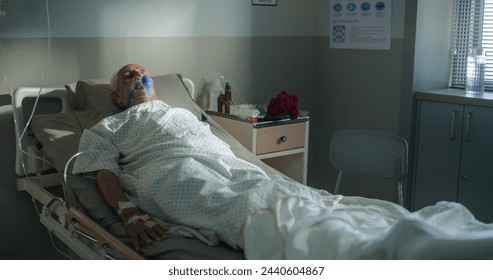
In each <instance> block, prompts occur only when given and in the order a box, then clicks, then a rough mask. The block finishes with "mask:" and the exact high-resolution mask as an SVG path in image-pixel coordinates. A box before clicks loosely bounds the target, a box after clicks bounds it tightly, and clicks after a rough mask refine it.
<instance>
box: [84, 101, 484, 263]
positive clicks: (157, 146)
mask: <svg viewBox="0 0 493 280" xmlns="http://www.w3.org/2000/svg"><path fill="white" fill-rule="evenodd" d="M80 151H81V152H83V153H82V154H81V155H80V156H79V157H77V159H76V162H75V165H74V172H76V173H79V172H91V171H97V170H100V169H107V170H110V171H112V172H113V173H114V174H116V175H117V176H118V177H119V179H120V182H121V184H122V186H123V188H124V190H125V192H126V194H127V197H128V198H129V200H130V201H132V202H134V203H135V204H137V205H138V206H139V208H140V209H142V210H143V211H145V212H147V213H149V214H150V215H151V216H153V217H154V218H155V219H156V220H158V221H159V222H161V223H163V224H165V225H178V226H177V228H184V229H186V230H185V231H180V230H177V232H178V233H179V234H184V235H187V234H190V233H192V234H194V235H195V236H196V237H198V238H199V239H201V240H203V241H204V242H206V243H208V244H217V243H218V242H219V241H224V242H226V243H228V244H229V245H230V246H232V247H233V248H238V247H239V248H242V249H244V252H245V256H246V257H247V258H251V259H286V258H288V259H313V258H315V259H326V258H329V259H361V258H377V259H387V258H412V259H414V258H487V257H493V225H492V224H483V223H481V222H479V221H477V220H475V219H474V217H473V215H471V213H470V212H469V211H468V210H467V209H465V208H464V207H463V206H462V205H460V204H457V203H451V202H441V203H439V204H437V205H435V206H430V207H427V208H424V209H423V210H420V211H418V212H415V213H410V212H409V211H407V210H406V209H405V208H403V207H400V206H399V205H397V204H394V203H391V202H387V201H382V200H374V199H367V198H361V197H344V196H341V195H331V194H329V193H327V192H325V191H319V190H315V189H313V188H310V187H308V186H304V185H302V184H299V183H297V182H294V181H291V180H288V179H284V178H282V177H279V178H270V177H269V176H267V174H266V173H265V172H264V171H263V170H262V169H261V168H259V167H257V166H256V165H253V164H251V163H249V162H247V161H245V160H242V159H240V158H238V157H236V156H235V155H234V154H233V153H232V151H231V150H230V149H229V146H228V145H227V144H226V143H225V142H223V141H221V140H220V139H219V138H217V137H216V136H214V135H213V134H212V132H211V130H210V128H209V126H208V124H207V123H204V122H202V121H199V120H198V118H197V117H196V116H194V115H193V114H192V113H190V112H189V111H187V110H184V109H180V108H170V107H169V106H168V105H167V104H165V103H164V102H162V101H153V102H147V103H143V104H139V105H136V106H133V107H131V108H129V109H127V110H126V111H124V112H121V113H119V114H117V115H114V116H110V117H107V118H106V119H104V120H102V121H101V122H100V123H98V124H97V125H95V126H94V127H92V128H91V129H89V130H85V131H84V133H83V135H82V137H81V139H80Z"/></svg>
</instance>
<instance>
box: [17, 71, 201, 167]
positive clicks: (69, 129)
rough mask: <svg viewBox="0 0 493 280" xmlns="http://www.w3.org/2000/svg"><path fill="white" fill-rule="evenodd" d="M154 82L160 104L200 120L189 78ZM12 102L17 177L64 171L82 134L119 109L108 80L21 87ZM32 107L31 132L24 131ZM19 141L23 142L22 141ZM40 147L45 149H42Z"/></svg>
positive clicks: (171, 77) (165, 77) (168, 77)
mask: <svg viewBox="0 0 493 280" xmlns="http://www.w3.org/2000/svg"><path fill="white" fill-rule="evenodd" d="M152 78H153V80H154V87H155V88H156V93H157V96H158V98H159V99H161V100H163V101H165V102H167V103H168V104H170V105H171V106H174V107H182V108H186V109H188V110H190V111H192V112H193V113H194V114H196V115H197V117H198V118H201V115H202V110H201V109H200V107H199V106H198V105H196V104H195V102H194V101H193V96H194V92H195V88H194V84H193V82H192V81H191V80H190V79H182V78H181V76H180V75H178V74H167V75H161V76H155V77H152ZM38 96H39V98H38ZM12 99H13V100H12V107H13V111H14V121H15V124H16V129H15V130H16V139H17V141H16V147H17V150H16V162H15V172H16V174H17V175H18V176H26V174H27V175H29V174H37V173H40V172H42V171H45V170H48V169H52V168H53V167H55V168H56V169H57V170H58V171H59V172H62V171H63V167H64V163H65V162H66V161H67V160H68V158H70V157H71V156H72V155H73V154H75V153H76V152H77V149H78V139H79V137H80V135H81V133H82V131H83V130H84V129H85V128H89V127H91V126H92V125H94V124H95V123H96V122H98V121H99V120H101V119H102V118H104V117H106V116H108V115H110V114H114V113H117V112H118V110H119V108H118V107H117V106H116V104H115V103H114V102H113V100H112V98H111V87H110V85H109V82H107V81H104V80H83V81H77V82H75V83H73V84H72V85H67V86H65V88H43V89H42V90H41V89H40V88H35V87H21V88H18V89H16V90H15V91H14V93H13V98H12ZM36 102H37V104H36V105H35V103H36ZM34 107H36V110H35V112H34V116H33V118H32V121H31V123H30V127H28V129H27V130H25V127H26V123H27V122H28V121H29V119H30V117H31V114H32V111H33V108H34ZM40 131H42V133H39V132H40ZM34 133H35V134H36V137H34V135H33V134H34ZM19 137H22V141H21V142H19ZM39 142H40V143H41V144H42V145H43V150H40V149H39V144H40V143H39ZM21 147H22V151H24V152H22V151H21V149H20V148H21ZM45 152H46V153H45ZM47 154H49V155H50V156H48V155H47ZM21 156H22V157H21ZM36 157H39V158H43V159H46V160H48V162H52V163H53V165H52V164H49V163H46V162H44V161H42V160H40V159H37V158H36Z"/></svg>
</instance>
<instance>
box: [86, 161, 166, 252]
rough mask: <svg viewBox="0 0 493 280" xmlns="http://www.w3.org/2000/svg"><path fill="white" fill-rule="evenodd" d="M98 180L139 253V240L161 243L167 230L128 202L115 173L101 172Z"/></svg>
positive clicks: (100, 187) (101, 189) (104, 195)
mask: <svg viewBox="0 0 493 280" xmlns="http://www.w3.org/2000/svg"><path fill="white" fill-rule="evenodd" d="M96 180H97V182H98V187H99V190H100V192H101V194H102V195H103V198H104V200H105V201H106V203H108V205H109V206H110V207H111V208H113V210H115V212H117V213H118V215H119V216H120V218H121V219H122V221H123V225H124V226H125V229H126V231H127V233H128V235H129V236H130V238H131V239H132V243H133V245H134V247H135V249H136V250H137V251H139V250H140V246H139V240H138V239H139V238H141V239H142V240H143V241H144V242H145V243H146V244H149V243H151V242H152V240H155V241H159V240H161V239H162V238H165V237H166V230H165V229H164V228H163V227H162V226H161V225H159V224H157V223H155V222H154V221H153V220H152V219H151V218H150V217H149V216H148V215H147V214H146V213H143V212H142V211H140V210H139V209H138V208H137V207H136V206H135V205H133V204H132V203H130V202H129V201H128V199H127V197H126V196H125V192H124V191H123V187H122V185H121V184H120V180H119V179H118V177H117V176H116V175H115V174H113V172H111V171H109V170H99V171H98V172H97V175H96ZM123 205H125V206H123Z"/></svg>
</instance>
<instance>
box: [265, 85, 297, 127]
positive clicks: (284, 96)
mask: <svg viewBox="0 0 493 280" xmlns="http://www.w3.org/2000/svg"><path fill="white" fill-rule="evenodd" d="M267 113H268V114H269V116H287V115H289V117H290V118H291V119H292V120H294V119H297V118H298V114H299V111H298V96H296V94H294V93H293V94H288V93H287V92H285V91H283V92H280V93H278V94H277V96H276V97H275V98H272V99H271V101H270V102H269V105H268V106H267Z"/></svg>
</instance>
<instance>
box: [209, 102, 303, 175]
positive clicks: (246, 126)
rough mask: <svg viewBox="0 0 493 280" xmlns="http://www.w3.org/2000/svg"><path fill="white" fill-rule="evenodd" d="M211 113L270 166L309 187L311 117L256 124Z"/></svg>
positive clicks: (234, 117) (210, 114)
mask: <svg viewBox="0 0 493 280" xmlns="http://www.w3.org/2000/svg"><path fill="white" fill-rule="evenodd" d="M207 114H208V115H209V116H210V117H211V118H212V119H213V120H214V121H216V122H217V123H218V124H219V125H220V126H222V127H223V128H224V129H225V130H226V131H228V132H229V133H230V134H231V135H232V136H233V137H234V138H236V139H237V140H238V141H239V142H240V143H241V144H242V145H243V146H245V147H246V148H247V149H248V150H250V151H251V152H252V153H253V154H255V155H257V157H258V158H259V159H261V160H262V161H263V162H265V163H266V164H268V165H269V166H271V167H273V168H275V169H277V170H279V171H280V172H282V173H283V174H285V175H286V176H288V177H290V178H291V179H293V180H296V181H298V182H300V183H303V184H306V178H307V166H308V140H309V139H308V131H309V123H310V122H309V117H308V116H304V117H299V118H298V119H296V120H289V119H287V120H280V121H265V122H257V123H252V122H250V121H248V120H244V119H241V118H239V117H236V116H234V115H227V114H222V113H217V112H214V111H207Z"/></svg>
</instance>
